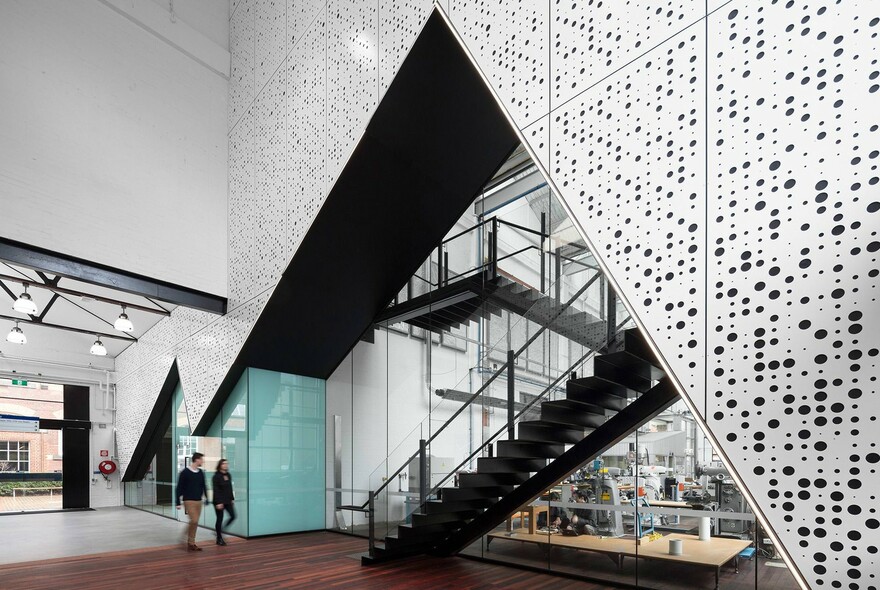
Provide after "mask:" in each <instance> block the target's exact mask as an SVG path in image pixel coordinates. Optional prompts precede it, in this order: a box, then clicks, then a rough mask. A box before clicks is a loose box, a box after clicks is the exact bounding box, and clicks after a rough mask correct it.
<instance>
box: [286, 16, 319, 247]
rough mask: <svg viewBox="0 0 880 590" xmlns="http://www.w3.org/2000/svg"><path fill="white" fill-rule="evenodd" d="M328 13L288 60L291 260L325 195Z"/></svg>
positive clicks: (288, 198) (288, 238) (315, 25)
mask: <svg viewBox="0 0 880 590" xmlns="http://www.w3.org/2000/svg"><path fill="white" fill-rule="evenodd" d="M326 35H327V29H326V13H325V12H323V11H322V12H321V13H320V14H318V15H317V16H316V17H315V19H314V24H313V26H312V27H311V28H310V29H309V30H308V32H307V33H305V34H304V35H303V36H302V38H301V40H300V42H299V43H297V45H296V47H295V48H294V50H293V52H292V53H291V55H290V57H289V58H288V60H287V80H288V83H287V88H288V91H287V153H288V190H287V201H286V210H287V240H286V250H285V256H284V258H285V260H286V261H290V259H291V258H292V256H293V253H294V252H295V251H296V248H297V247H298V246H299V243H300V241H301V240H302V238H303V236H305V232H306V230H307V229H308V226H309V223H310V222H311V220H312V219H314V218H315V215H317V213H318V209H319V208H320V206H321V203H323V201H324V196H325V194H326V192H325V190H326V184H325V178H326V175H325V167H326V146H327V143H326V142H327V112H326V104H327V84H326V73H327V70H326V59H327V54H326V52H325V48H326V43H327V37H326Z"/></svg>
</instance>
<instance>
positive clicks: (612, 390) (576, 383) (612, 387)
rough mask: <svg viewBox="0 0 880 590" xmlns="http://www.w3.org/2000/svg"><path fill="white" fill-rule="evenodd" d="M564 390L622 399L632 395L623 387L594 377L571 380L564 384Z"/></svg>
mask: <svg viewBox="0 0 880 590" xmlns="http://www.w3.org/2000/svg"><path fill="white" fill-rule="evenodd" d="M565 388H566V390H567V391H568V390H571V389H581V390H592V391H599V392H602V393H608V394H610V395H616V396H618V397H622V398H627V397H632V394H633V392H631V391H630V390H629V389H628V388H627V387H626V386H625V385H621V384H620V383H615V382H614V381H609V380H608V379H604V378H602V377H598V376H596V375H591V376H589V377H581V378H579V379H571V380H570V381H568V383H566V385H565Z"/></svg>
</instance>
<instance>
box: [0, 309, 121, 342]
mask: <svg viewBox="0 0 880 590" xmlns="http://www.w3.org/2000/svg"><path fill="white" fill-rule="evenodd" d="M0 320H9V321H10V322H19V323H22V324H34V325H36V326H42V327H44V328H52V329H54V330H66V331H67V332H76V333H77V334H89V335H91V336H100V337H101V338H115V339H116V340H125V341H126V342H137V338H135V337H134V336H127V335H122V334H109V333H107V332H96V331H94V330H84V329H82V328H74V327H73V326H62V325H61V324H49V323H47V322H41V321H37V320H23V319H21V318H16V317H12V316H10V315H0Z"/></svg>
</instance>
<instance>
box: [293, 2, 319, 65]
mask: <svg viewBox="0 0 880 590" xmlns="http://www.w3.org/2000/svg"><path fill="white" fill-rule="evenodd" d="M325 4H326V2H325V1H324V0H287V55H289V54H290V52H291V51H293V48H294V46H296V44H297V43H299V40H300V39H301V38H302V36H303V35H304V34H305V33H306V31H308V30H309V28H310V27H311V26H312V23H313V22H314V20H315V17H317V16H318V14H320V13H321V12H322V11H323V8H324V5H325Z"/></svg>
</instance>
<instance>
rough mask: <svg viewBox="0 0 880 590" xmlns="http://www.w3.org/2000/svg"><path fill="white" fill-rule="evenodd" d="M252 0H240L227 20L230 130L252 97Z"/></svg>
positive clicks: (251, 100)
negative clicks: (228, 20)
mask: <svg viewBox="0 0 880 590" xmlns="http://www.w3.org/2000/svg"><path fill="white" fill-rule="evenodd" d="M253 3H254V0H242V1H241V2H239V5H238V6H237V7H236V10H235V12H234V13H233V14H232V19H231V20H230V22H229V53H230V58H231V59H230V75H229V107H228V113H229V116H228V128H229V129H232V127H234V126H235V124H236V123H237V122H238V120H239V119H241V117H242V115H244V113H245V111H247V109H248V107H250V106H251V102H253V100H254V27H255V18H254V12H255V10H254V8H253Z"/></svg>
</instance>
